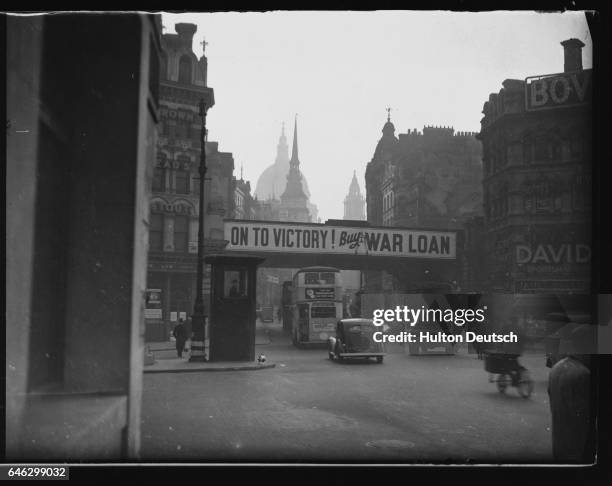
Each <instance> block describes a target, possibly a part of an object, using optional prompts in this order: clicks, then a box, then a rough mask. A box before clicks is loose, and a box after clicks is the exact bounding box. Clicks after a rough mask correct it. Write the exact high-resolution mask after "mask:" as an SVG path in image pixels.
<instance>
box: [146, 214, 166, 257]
mask: <svg viewBox="0 0 612 486" xmlns="http://www.w3.org/2000/svg"><path fill="white" fill-rule="evenodd" d="M163 243H164V215H163V214H156V213H153V214H151V227H150V228H149V249H150V250H154V251H161V250H162V248H163Z"/></svg>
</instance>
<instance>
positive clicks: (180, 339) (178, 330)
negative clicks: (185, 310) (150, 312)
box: [172, 319, 187, 358]
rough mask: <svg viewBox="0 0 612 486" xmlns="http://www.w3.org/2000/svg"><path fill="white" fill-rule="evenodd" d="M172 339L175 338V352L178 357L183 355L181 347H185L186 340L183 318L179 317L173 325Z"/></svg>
mask: <svg viewBox="0 0 612 486" xmlns="http://www.w3.org/2000/svg"><path fill="white" fill-rule="evenodd" d="M172 335H173V336H174V339H176V354H177V355H178V357H179V358H182V357H183V349H185V343H186V342H187V329H186V328H185V324H184V323H183V319H179V322H178V324H177V325H176V326H174V330H173V331H172Z"/></svg>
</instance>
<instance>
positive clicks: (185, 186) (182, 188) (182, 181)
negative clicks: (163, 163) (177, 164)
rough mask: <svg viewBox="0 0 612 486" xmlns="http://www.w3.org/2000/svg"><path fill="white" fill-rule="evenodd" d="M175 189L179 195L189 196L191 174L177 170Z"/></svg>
mask: <svg viewBox="0 0 612 486" xmlns="http://www.w3.org/2000/svg"><path fill="white" fill-rule="evenodd" d="M174 182H175V185H174V189H175V192H176V193H177V194H189V172H187V171H186V170H177V171H176V173H175V175H174Z"/></svg>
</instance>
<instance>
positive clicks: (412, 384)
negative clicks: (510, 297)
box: [141, 323, 552, 464]
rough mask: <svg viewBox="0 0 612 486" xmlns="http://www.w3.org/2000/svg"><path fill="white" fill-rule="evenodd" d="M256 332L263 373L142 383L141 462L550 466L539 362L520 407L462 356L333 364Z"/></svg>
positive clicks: (165, 377) (277, 336) (320, 354)
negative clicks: (264, 341)
mask: <svg viewBox="0 0 612 486" xmlns="http://www.w3.org/2000/svg"><path fill="white" fill-rule="evenodd" d="M260 327H261V328H262V330H263V331H267V332H265V335H267V337H268V343H267V344H258V345H257V347H256V353H263V354H265V355H266V356H267V357H268V359H269V360H270V361H271V362H273V363H275V365H276V366H275V367H274V368H273V369H268V370H267V371H266V372H263V373H245V372H243V371H227V372H226V373H206V374H202V373H200V374H198V373H183V374H174V375H172V374H147V375H145V377H144V380H143V402H142V403H143V405H142V424H141V431H142V435H141V438H142V450H141V454H142V458H143V460H144V461H165V462H198V463H202V462H224V463H225V462H232V461H238V462H267V463H270V462H272V463H281V462H285V463H312V462H315V463H334V462H345V463H346V462H355V461H358V462H361V463H363V462H366V463H381V462H385V463H398V464H404V463H414V462H415V461H416V462H421V463H423V462H425V463H439V462H444V461H451V462H462V463H470V462H479V463H483V462H484V463H489V464H495V463H500V462H501V463H506V464H510V463H532V464H533V463H536V464H549V463H552V445H551V432H550V408H549V403H548V394H547V391H546V387H547V380H548V373H549V369H548V368H546V366H545V357H544V355H543V354H527V355H525V356H524V357H521V359H520V361H521V363H522V364H523V365H524V366H526V367H527V368H528V369H529V371H530V372H531V375H532V378H533V380H534V383H535V388H534V393H533V394H532V396H531V397H530V398H529V399H524V398H521V397H520V396H519V394H518V392H517V390H516V389H514V388H509V389H508V390H507V391H506V393H505V394H501V393H499V392H498V391H497V388H496V386H495V383H490V382H489V381H488V378H489V377H488V373H486V372H485V370H484V363H483V361H481V360H478V359H476V357H475V356H474V355H473V354H469V353H467V351H466V350H465V349H459V350H458V354H456V355H454V356H434V355H432V356H409V355H407V354H404V353H403V352H396V351H397V349H396V350H392V351H389V350H388V351H389V354H388V355H387V356H386V357H385V361H384V362H383V363H382V364H377V363H376V362H374V361H370V362H368V361H355V362H347V363H340V362H332V361H330V360H329V359H328V358H327V352H326V350H325V349H296V348H295V347H293V346H292V345H291V341H290V338H289V336H287V335H286V334H284V333H282V328H281V326H280V325H279V324H278V323H274V324H266V325H265V326H260ZM260 342H261V341H260Z"/></svg>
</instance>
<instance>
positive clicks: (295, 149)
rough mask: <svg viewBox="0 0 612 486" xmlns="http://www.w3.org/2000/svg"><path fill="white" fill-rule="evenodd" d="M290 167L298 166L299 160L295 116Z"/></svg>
mask: <svg viewBox="0 0 612 486" xmlns="http://www.w3.org/2000/svg"><path fill="white" fill-rule="evenodd" d="M289 163H290V164H291V165H294V164H297V165H298V166H299V165H300V159H299V158H298V138H297V114H296V115H295V125H294V126H293V148H292V149H291V160H290V161H289Z"/></svg>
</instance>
